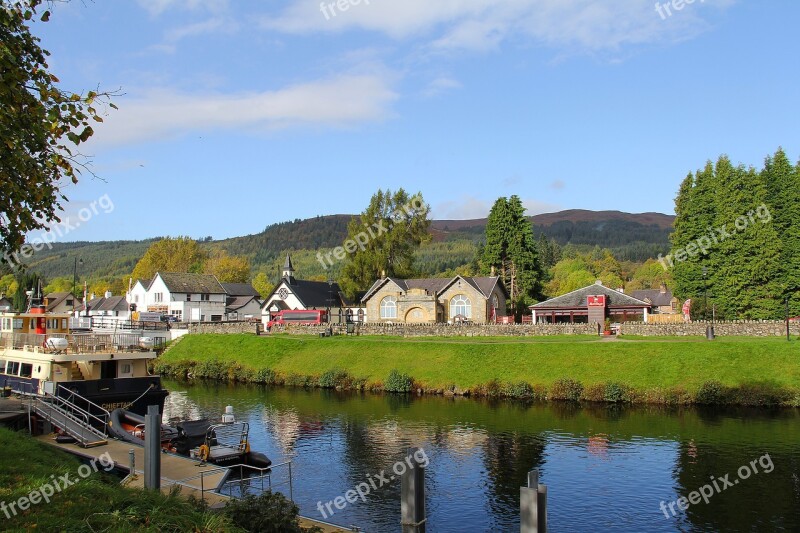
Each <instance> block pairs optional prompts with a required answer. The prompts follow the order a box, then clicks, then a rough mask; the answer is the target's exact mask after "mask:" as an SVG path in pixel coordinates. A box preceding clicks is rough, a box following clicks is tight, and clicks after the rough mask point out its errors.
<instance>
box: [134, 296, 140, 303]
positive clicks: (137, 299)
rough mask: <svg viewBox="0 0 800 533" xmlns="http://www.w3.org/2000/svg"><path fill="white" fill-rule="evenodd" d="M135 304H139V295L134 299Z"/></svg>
mask: <svg viewBox="0 0 800 533" xmlns="http://www.w3.org/2000/svg"><path fill="white" fill-rule="evenodd" d="M133 303H135V304H138V303H139V295H138V294H137V295H135V296H134V297H133Z"/></svg>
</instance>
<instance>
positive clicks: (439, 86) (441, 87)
mask: <svg viewBox="0 0 800 533" xmlns="http://www.w3.org/2000/svg"><path fill="white" fill-rule="evenodd" d="M460 88H461V83H460V82H459V81H458V80H454V79H453V78H449V77H447V76H440V77H438V78H436V79H435V80H433V81H432V82H430V83H429V84H428V87H426V88H425V90H424V91H423V93H422V94H423V96H425V97H426V98H433V97H435V96H439V95H440V94H442V93H445V92H448V91H451V90H455V89H460Z"/></svg>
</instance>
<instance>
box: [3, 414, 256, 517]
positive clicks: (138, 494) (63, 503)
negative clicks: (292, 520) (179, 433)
mask: <svg viewBox="0 0 800 533" xmlns="http://www.w3.org/2000/svg"><path fill="white" fill-rule="evenodd" d="M0 449H2V450H4V453H2V454H0V520H2V523H3V530H13V531H30V530H33V529H36V530H40V531H131V532H133V531H153V532H156V531H197V532H209V533H211V532H216V531H221V532H240V531H243V530H242V529H239V528H237V527H234V526H233V525H231V523H230V521H229V520H228V519H227V518H226V517H225V516H224V515H222V514H221V513H212V512H210V511H204V510H201V509H199V508H198V507H197V506H195V505H193V504H191V503H189V502H187V501H186V500H185V499H183V498H180V497H178V496H177V495H164V494H161V493H160V492H153V491H142V490H136V489H129V488H125V487H122V486H120V484H119V478H117V477H115V476H112V475H110V474H106V473H104V470H105V467H106V466H107V465H108V463H103V462H102V458H101V456H102V454H103V450H102V448H97V456H98V458H100V459H99V461H98V462H97V463H96V464H97V466H98V468H97V469H96V470H95V469H93V468H92V467H90V466H88V465H83V466H82V463H81V462H80V461H79V460H78V459H76V458H74V457H72V456H69V455H66V454H64V453H62V452H59V451H58V450H55V449H53V448H51V447H49V446H47V445H45V444H42V443H40V442H37V441H36V440H35V439H33V438H31V437H29V436H28V435H26V434H24V433H20V432H14V431H11V430H8V429H5V428H2V427H0ZM87 469H88V470H87Z"/></svg>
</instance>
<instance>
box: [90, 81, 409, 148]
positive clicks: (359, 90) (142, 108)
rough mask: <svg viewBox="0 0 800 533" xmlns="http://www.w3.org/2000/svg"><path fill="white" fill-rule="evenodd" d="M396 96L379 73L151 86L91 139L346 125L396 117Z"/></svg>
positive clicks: (126, 102) (150, 138)
mask: <svg viewBox="0 0 800 533" xmlns="http://www.w3.org/2000/svg"><path fill="white" fill-rule="evenodd" d="M396 99H397V94H396V93H395V92H394V91H393V90H392V88H391V87H390V84H389V81H388V79H387V78H382V77H380V76H376V75H343V76H339V77H337V78H333V79H326V80H320V81H315V82H310V83H304V84H299V85H294V86H291V87H287V88H284V89H281V90H277V91H265V92H259V93H242V94H188V93H180V92H177V91H174V90H151V91H146V92H143V93H142V96H139V97H136V98H133V99H131V100H125V99H117V100H116V103H117V105H118V106H119V110H118V111H111V113H110V114H109V116H108V117H107V118H106V122H105V124H103V125H102V127H98V128H97V132H96V133H95V136H94V137H93V138H92V141H90V142H92V143H98V144H114V145H116V144H123V143H129V142H138V141H158V140H163V139H165V138H173V137H179V136H181V135H184V134H186V133H187V132H190V131H215V130H242V129H251V130H257V131H264V130H272V129H278V128H288V127H298V126H326V127H346V126H352V125H356V124H359V123H363V122H371V121H377V120H382V119H386V118H388V117H390V116H391V110H390V107H391V104H392V103H393V102H394V101H395V100H396Z"/></svg>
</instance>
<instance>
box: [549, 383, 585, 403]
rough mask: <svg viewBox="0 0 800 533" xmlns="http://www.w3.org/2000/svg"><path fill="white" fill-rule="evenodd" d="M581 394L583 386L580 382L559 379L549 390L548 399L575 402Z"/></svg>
mask: <svg viewBox="0 0 800 533" xmlns="http://www.w3.org/2000/svg"><path fill="white" fill-rule="evenodd" d="M582 393H583V385H582V384H581V382H580V381H575V380H574V379H570V378H561V379H558V380H556V382H555V383H553V386H552V387H551V388H550V399H551V400H568V401H572V402H577V401H578V400H580V399H581V394H582Z"/></svg>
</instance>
